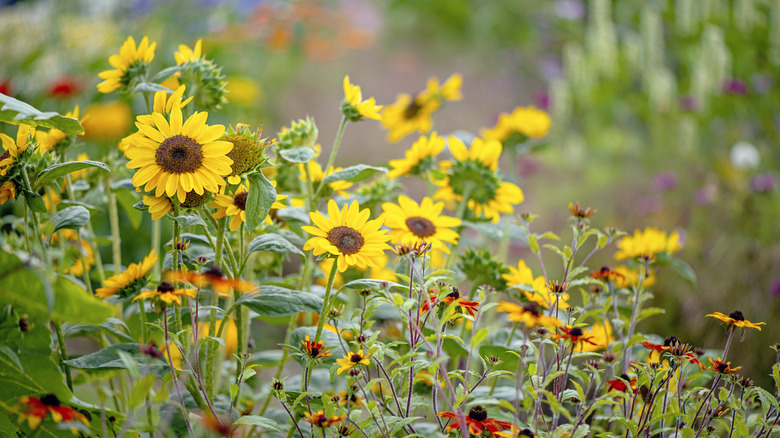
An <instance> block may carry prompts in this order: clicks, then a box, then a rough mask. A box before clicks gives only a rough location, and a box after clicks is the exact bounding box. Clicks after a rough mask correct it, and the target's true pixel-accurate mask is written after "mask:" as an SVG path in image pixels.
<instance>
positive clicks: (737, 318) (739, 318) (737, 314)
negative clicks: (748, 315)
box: [729, 310, 745, 321]
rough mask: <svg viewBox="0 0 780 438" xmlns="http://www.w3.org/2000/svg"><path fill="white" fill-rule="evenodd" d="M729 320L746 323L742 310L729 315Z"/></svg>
mask: <svg viewBox="0 0 780 438" xmlns="http://www.w3.org/2000/svg"><path fill="white" fill-rule="evenodd" d="M729 318H731V319H733V320H735V321H744V320H745V315H743V314H742V311H741V310H735V311H733V312H731V313H729Z"/></svg>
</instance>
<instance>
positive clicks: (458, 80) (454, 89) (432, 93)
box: [423, 73, 463, 100]
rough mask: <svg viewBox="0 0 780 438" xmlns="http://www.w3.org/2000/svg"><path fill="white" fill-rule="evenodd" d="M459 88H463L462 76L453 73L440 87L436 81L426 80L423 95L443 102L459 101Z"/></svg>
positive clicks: (460, 96) (433, 79)
mask: <svg viewBox="0 0 780 438" xmlns="http://www.w3.org/2000/svg"><path fill="white" fill-rule="evenodd" d="M461 86H463V75H461V74H460V73H453V74H452V75H450V77H448V78H447V80H446V81H444V83H443V84H442V85H441V87H440V86H439V80H438V79H436V78H430V79H428V87H427V88H426V90H425V91H424V92H423V94H424V95H426V96H429V97H432V98H437V99H443V100H461V99H462V98H463V95H462V94H461V92H460V88H461Z"/></svg>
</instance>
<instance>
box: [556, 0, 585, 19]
mask: <svg viewBox="0 0 780 438" xmlns="http://www.w3.org/2000/svg"><path fill="white" fill-rule="evenodd" d="M555 12H556V13H557V14H558V17H560V18H562V19H564V20H579V19H581V18H583V17H585V12H586V11H585V4H584V3H583V2H582V0H558V1H557V2H555Z"/></svg>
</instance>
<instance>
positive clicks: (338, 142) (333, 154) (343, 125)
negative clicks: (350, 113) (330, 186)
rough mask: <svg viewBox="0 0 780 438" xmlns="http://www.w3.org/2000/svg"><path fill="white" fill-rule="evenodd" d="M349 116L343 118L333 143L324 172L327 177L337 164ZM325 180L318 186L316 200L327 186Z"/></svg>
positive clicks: (315, 194) (315, 193)
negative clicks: (337, 156)
mask: <svg viewBox="0 0 780 438" xmlns="http://www.w3.org/2000/svg"><path fill="white" fill-rule="evenodd" d="M347 122H348V120H347V116H342V117H341V124H339V130H338V132H337V133H336V139H335V140H334V141H333V149H331V151H330V157H328V165H327V166H325V169H324V172H325V174H326V175H327V174H328V171H329V170H330V168H331V167H333V163H335V162H336V153H337V152H338V150H339V146H340V145H341V137H342V136H344V128H346V127H347ZM324 181H325V180H324V179H323V180H322V181H321V182H320V185H318V186H317V191H315V192H314V196H313V197H314V198H316V197H317V195H318V194H319V193H320V191H321V190H322V187H323V186H324V185H325V183H324Z"/></svg>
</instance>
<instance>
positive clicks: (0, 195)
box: [0, 181, 16, 205]
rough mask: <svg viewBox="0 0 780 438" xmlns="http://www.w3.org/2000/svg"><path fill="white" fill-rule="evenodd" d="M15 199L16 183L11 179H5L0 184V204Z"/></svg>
mask: <svg viewBox="0 0 780 438" xmlns="http://www.w3.org/2000/svg"><path fill="white" fill-rule="evenodd" d="M14 199H16V184H14V183H13V181H5V182H4V183H3V184H2V185H0V205H3V204H5V203H6V202H8V201H9V200H10V201H13V200H14Z"/></svg>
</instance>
